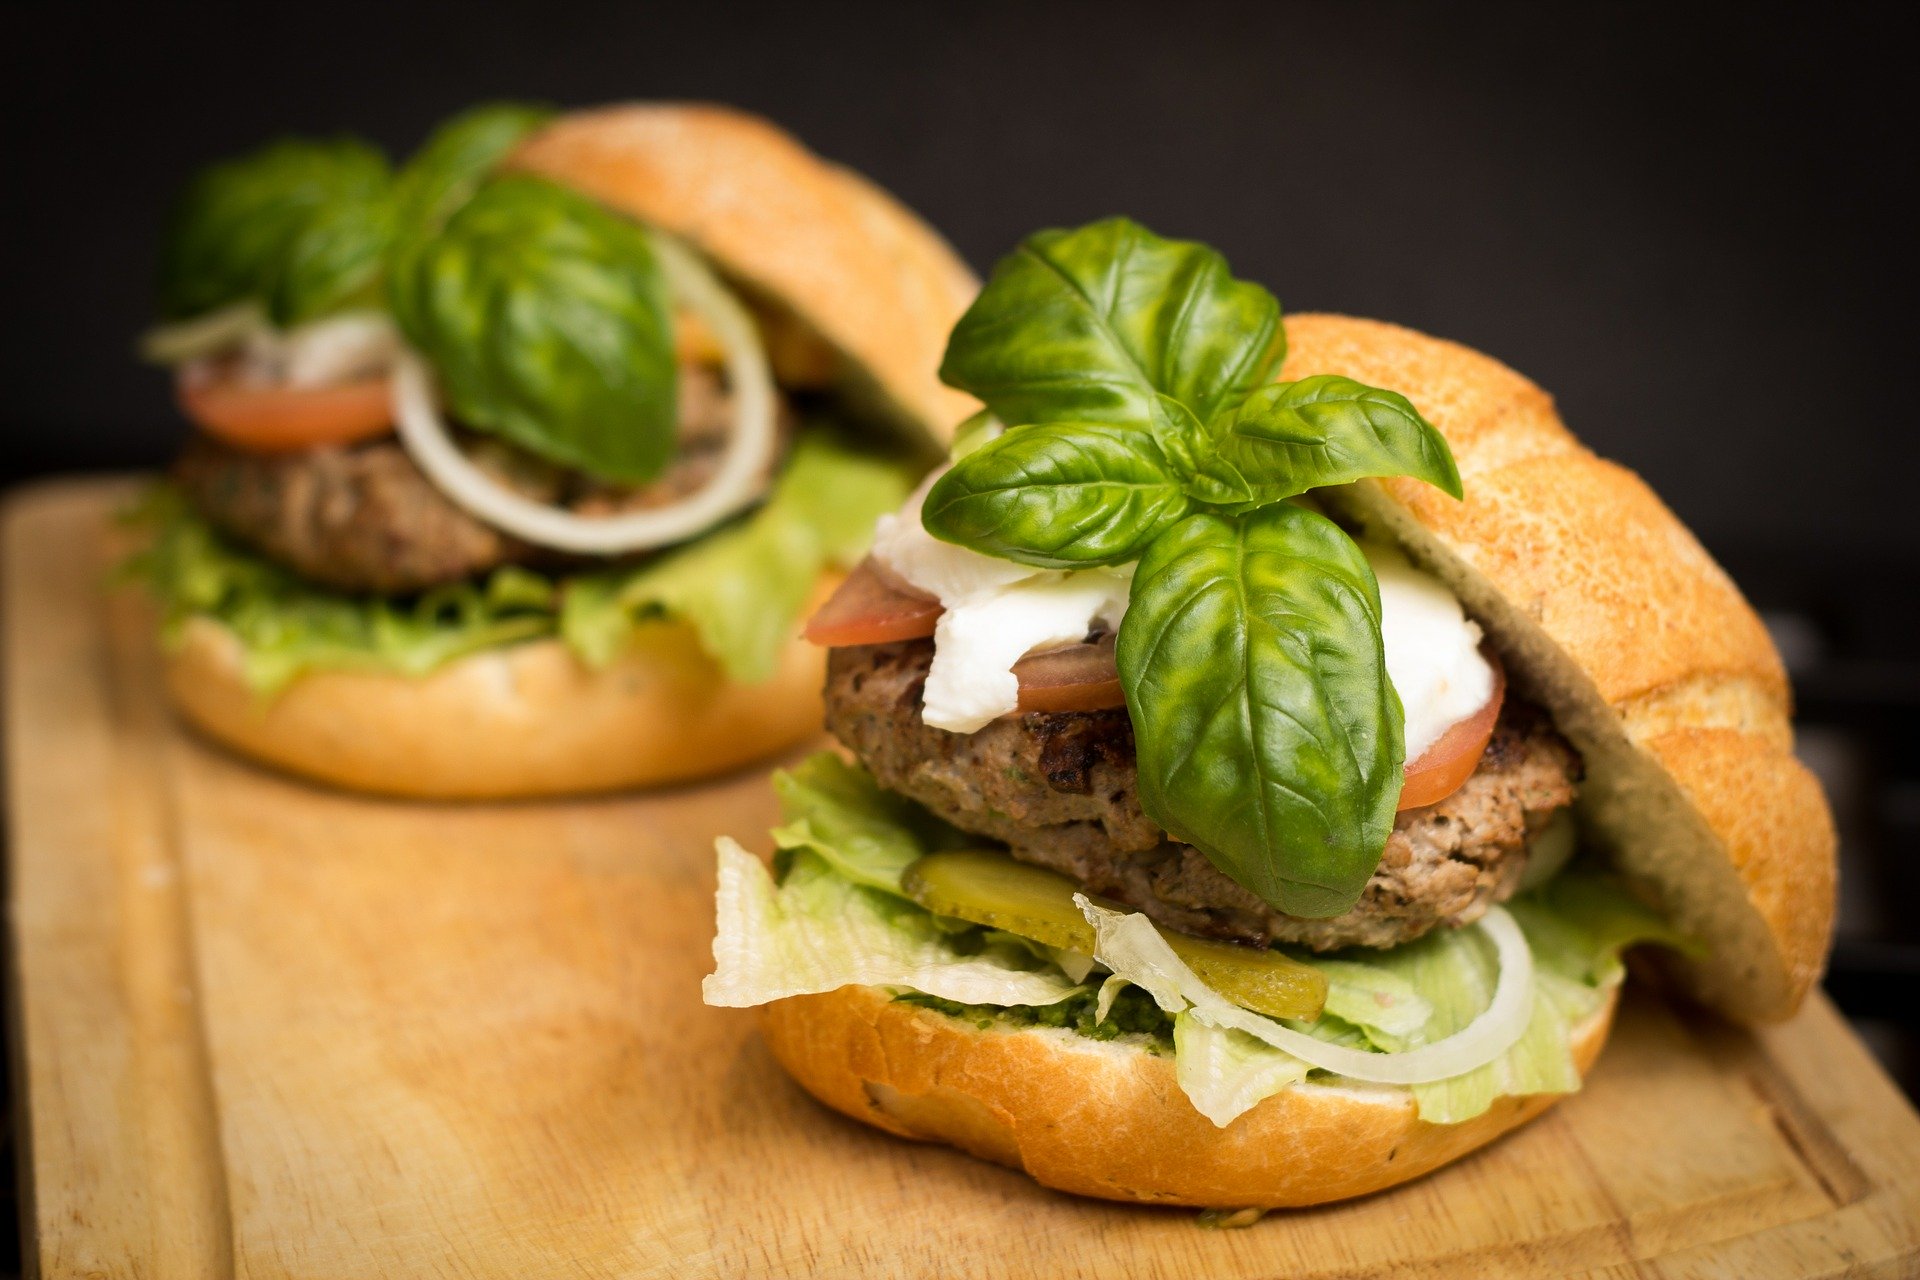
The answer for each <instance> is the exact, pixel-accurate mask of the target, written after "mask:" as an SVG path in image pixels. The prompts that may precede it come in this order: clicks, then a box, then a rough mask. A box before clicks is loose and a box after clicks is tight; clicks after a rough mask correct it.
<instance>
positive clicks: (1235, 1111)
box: [1173, 1010, 1309, 1129]
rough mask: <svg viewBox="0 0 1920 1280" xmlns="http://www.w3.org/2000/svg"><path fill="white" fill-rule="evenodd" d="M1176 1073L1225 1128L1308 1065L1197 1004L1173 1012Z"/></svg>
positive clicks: (1190, 1096)
mask: <svg viewBox="0 0 1920 1280" xmlns="http://www.w3.org/2000/svg"><path fill="white" fill-rule="evenodd" d="M1173 1066H1174V1078H1175V1079H1176V1080H1177V1081H1178V1082H1179V1084H1180V1092H1182V1093H1184V1094H1186V1095H1187V1100H1188V1101H1189V1102H1191V1103H1193V1109H1194V1110H1195V1111H1198V1112H1199V1113H1200V1114H1201V1115H1203V1116H1205V1117H1206V1118H1207V1119H1209V1120H1211V1121H1213V1122H1214V1123H1215V1124H1216V1125H1219V1126H1220V1127H1221V1128H1223V1129H1224V1128H1226V1127H1227V1126H1228V1125H1230V1124H1232V1123H1233V1122H1234V1120H1235V1119H1236V1118H1237V1117H1239V1116H1241V1115H1243V1114H1245V1113H1246V1112H1248V1111H1251V1110H1252V1109H1253V1108H1254V1107H1255V1106H1257V1105H1258V1104H1259V1103H1261V1102H1262V1101H1264V1100H1266V1099H1267V1098H1270V1097H1272V1096H1273V1095H1274V1094H1276V1093H1278V1092H1280V1091H1281V1090H1282V1089H1284V1088H1286V1087H1287V1086H1288V1085H1295V1084H1299V1083H1300V1082H1301V1081H1302V1080H1305V1079H1306V1078H1307V1072H1308V1070H1309V1068H1308V1067H1307V1064H1306V1063H1304V1062H1302V1061H1300V1059H1298V1058H1296V1057H1294V1056H1293V1055H1292V1054H1290V1053H1282V1052H1280V1051H1279V1050H1278V1049H1274V1048H1272V1047H1270V1046H1268V1045H1265V1044H1262V1043H1261V1042H1260V1041H1258V1040H1256V1039H1254V1038H1253V1037H1252V1036H1250V1035H1248V1034H1247V1033H1246V1032H1244V1031H1238V1030H1235V1029H1234V1028H1232V1027H1222V1026H1216V1025H1215V1024H1214V1023H1211V1022H1208V1021H1206V1020H1205V1019H1203V1018H1198V1017H1195V1016H1194V1014H1193V1012H1192V1010H1187V1011H1185V1012H1182V1013H1177V1014H1175V1015H1174V1017H1173Z"/></svg>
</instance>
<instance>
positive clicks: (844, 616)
mask: <svg viewBox="0 0 1920 1280" xmlns="http://www.w3.org/2000/svg"><path fill="white" fill-rule="evenodd" d="M944 612H945V610H943V609H942V608H941V607H940V602H939V601H938V600H929V599H927V598H926V597H925V596H916V595H910V594H908V593H907V592H905V591H901V590H900V589H898V588H897V587H895V586H893V585H892V584H891V583H889V582H888V581H887V580H886V579H884V578H882V577H881V576H880V573H879V571H878V570H876V569H875V568H874V565H873V558H872V557H871V556H869V557H868V558H867V559H865V560H862V561H861V562H860V565H859V567H858V568H856V569H855V570H854V571H853V572H852V573H850V574H848V575H847V580H846V581H845V582H843V583H841V584H840V586H839V588H838V589H837V590H836V591H835V592H834V593H833V594H832V595H831V596H828V597H827V602H826V603H825V604H823V605H821V606H820V608H819V609H818V610H816V611H815V613H814V615H813V617H811V618H809V619H808V620H807V629H806V631H805V632H803V633H802V634H803V635H805V636H806V638H807V639H808V640H810V641H812V642H813V643H814V644H818V645H825V646H827V647H829V648H840V647H842V646H844V645H856V644H886V643H888V642H889V641H893V640H918V639H919V638H920V637H922V636H930V635H932V634H933V626H934V623H936V622H938V621H939V620H940V615H941V614H942V613H944Z"/></svg>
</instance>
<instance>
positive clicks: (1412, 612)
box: [1360, 543, 1493, 761]
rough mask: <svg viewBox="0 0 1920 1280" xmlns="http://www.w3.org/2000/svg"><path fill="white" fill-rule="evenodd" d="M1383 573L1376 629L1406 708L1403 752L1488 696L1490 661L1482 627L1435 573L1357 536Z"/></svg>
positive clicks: (1422, 745) (1410, 755) (1377, 573)
mask: <svg viewBox="0 0 1920 1280" xmlns="http://www.w3.org/2000/svg"><path fill="white" fill-rule="evenodd" d="M1360 549H1361V550H1362V551H1364V552H1365V553H1366V556H1367V563H1368V564H1371V565H1372V566H1373V574H1374V577H1376V578H1378V579H1379V580H1380V631H1381V638H1382V639H1383V640H1384V641H1385V642H1386V650H1387V678H1388V679H1389V680H1391V681H1393V688H1394V691H1395V692H1396V693H1398V694H1399V695H1400V705H1401V706H1402V707H1403V708H1405V710H1406V713H1407V735H1406V736H1407V759H1408V760H1409V761H1412V760H1418V759H1419V758H1420V753H1421V752H1423V751H1425V750H1426V749H1427V748H1428V747H1430V746H1432V745H1433V744H1434V743H1435V742H1437V741H1439V739H1440V736H1441V735H1442V734H1444V733H1445V732H1446V731H1447V730H1448V729H1449V728H1451V727H1452V726H1453V725H1454V724H1456V723H1458V722H1459V721H1461V720H1464V719H1466V718H1467V717H1468V716H1470V715H1472V714H1473V713H1474V712H1476V711H1478V710H1479V709H1480V708H1481V707H1484V706H1485V705H1486V704H1487V699H1488V698H1489V697H1491V696H1493V668H1492V667H1491V666H1489V665H1488V664H1487V660H1486V659H1485V658H1484V657H1482V656H1481V654H1480V628H1479V627H1478V626H1476V625H1475V624H1474V623H1473V622H1472V621H1471V620H1469V619H1468V618H1467V616H1466V614H1465V613H1464V612H1463V611H1462V610H1461V608H1460V602H1459V601H1458V600H1456V599H1454V597H1453V593H1452V592H1451V591H1449V590H1447V588H1446V586H1445V584H1443V583H1442V582H1441V581H1440V580H1439V579H1438V578H1435V577H1433V576H1432V575H1430V574H1425V573H1422V572H1420V570H1418V569H1416V568H1414V567H1413V566H1412V565H1411V564H1409V563H1407V558H1406V556H1405V555H1403V554H1402V553H1401V552H1400V550H1399V549H1398V548H1397V547H1388V546H1382V545H1379V544H1376V543H1362V544H1361V547H1360Z"/></svg>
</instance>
